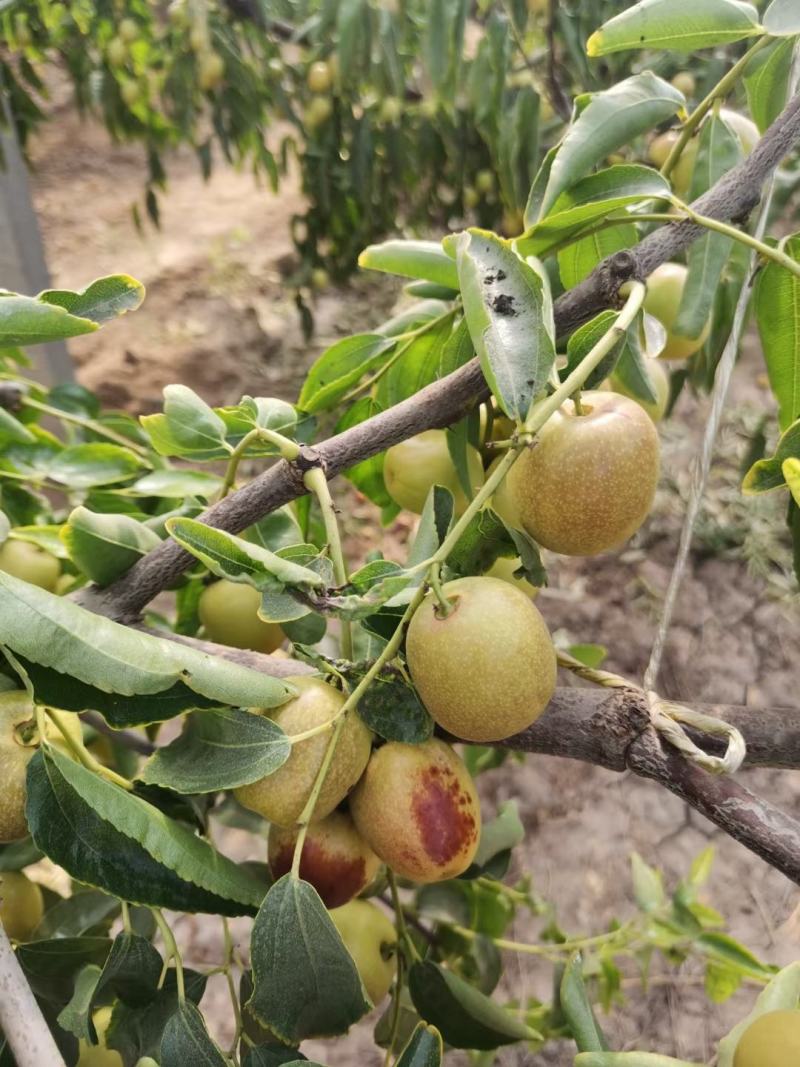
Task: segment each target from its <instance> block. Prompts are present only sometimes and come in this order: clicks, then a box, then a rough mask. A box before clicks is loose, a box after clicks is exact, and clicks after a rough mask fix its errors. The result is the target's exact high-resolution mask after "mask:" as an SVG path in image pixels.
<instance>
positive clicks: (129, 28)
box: [117, 19, 139, 44]
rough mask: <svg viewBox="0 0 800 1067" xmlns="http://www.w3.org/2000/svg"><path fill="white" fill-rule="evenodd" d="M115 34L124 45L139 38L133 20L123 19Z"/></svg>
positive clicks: (137, 27)
mask: <svg viewBox="0 0 800 1067" xmlns="http://www.w3.org/2000/svg"><path fill="white" fill-rule="evenodd" d="M117 33H118V34H119V36H120V38H121V39H122V40H123V41H125V43H126V44H131V43H132V42H133V41H135V40H136V38H137V37H138V36H139V25H138V23H137V22H135V21H134V19H123V20H122V22H120V24H119V27H118V29H117Z"/></svg>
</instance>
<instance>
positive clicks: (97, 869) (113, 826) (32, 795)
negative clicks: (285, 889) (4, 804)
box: [26, 749, 263, 915]
mask: <svg viewBox="0 0 800 1067" xmlns="http://www.w3.org/2000/svg"><path fill="white" fill-rule="evenodd" d="M27 788H28V796H27V803H26V816H27V819H28V825H29V827H30V830H31V835H32V836H33V840H34V841H35V842H36V844H37V845H38V846H39V848H41V850H42V851H43V852H44V853H45V855H47V856H49V857H50V859H52V860H53V862H54V863H58V864H60V865H61V866H62V867H63V868H64V869H65V870H66V871H67V872H68V873H69V874H70V875H72V877H73V878H76V879H77V880H78V881H79V882H82V883H84V884H85V885H90V886H96V887H98V888H100V889H105V890H106V891H107V892H109V893H113V894H114V895H115V896H119V897H121V898H122V899H123V900H129V901H131V902H133V903H137V904H147V905H150V906H152V907H164V908H175V909H179V910H181V911H208V912H211V913H212V914H215V913H216V914H222V915H245V914H252V913H253V912H254V911H255V909H256V908H257V907H258V905H259V902H260V901H261V897H262V895H263V889H262V887H261V885H260V884H259V883H258V882H257V881H255V879H253V878H251V877H250V875H249V874H246V873H245V871H244V870H242V869H241V868H239V867H237V866H236V864H234V863H232V862H231V861H230V860H228V859H226V858H225V857H224V856H222V855H220V853H218V852H216V851H215V850H214V849H213V848H212V847H211V845H209V844H208V842H207V841H204V840H203V839H202V838H200V837H197V836H196V835H195V834H193V833H191V831H189V830H187V829H186V828H185V827H184V826H182V825H181V824H180V823H176V822H173V821H172V820H171V819H168V818H166V817H165V816H164V815H163V814H162V813H161V812H160V811H158V809H157V808H154V807H153V806H152V805H150V804H148V803H146V802H145V801H144V800H142V799H141V798H140V797H136V796H134V795H133V794H132V793H128V792H126V791H125V790H124V789H121V788H120V787H119V786H117V785H114V784H113V783H111V782H109V781H107V780H106V779H104V778H101V777H99V776H98V775H96V774H93V773H92V772H91V771H89V770H87V769H86V768H85V767H84V766H82V765H81V764H79V763H76V762H74V761H73V760H71V759H69V758H68V757H66V756H62V755H61V754H60V753H59V752H58V751H57V750H55V749H53V750H51V751H50V752H48V753H47V754H45V753H44V752H43V751H39V752H37V753H36V754H35V755H34V757H33V759H32V760H31V762H30V764H29V765H28V782H27Z"/></svg>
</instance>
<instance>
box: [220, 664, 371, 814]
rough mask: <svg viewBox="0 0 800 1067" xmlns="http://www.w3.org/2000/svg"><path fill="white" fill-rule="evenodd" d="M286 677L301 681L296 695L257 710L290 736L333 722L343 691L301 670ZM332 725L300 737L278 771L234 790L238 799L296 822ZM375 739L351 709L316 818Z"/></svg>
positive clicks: (351, 777)
mask: <svg viewBox="0 0 800 1067" xmlns="http://www.w3.org/2000/svg"><path fill="white" fill-rule="evenodd" d="M287 681H289V682H291V684H292V685H294V686H296V687H297V689H298V694H297V696H296V697H293V698H292V699H291V700H289V701H287V703H285V704H281V706H280V707H278V708H266V709H262V710H261V711H255V714H262V715H265V716H267V717H269V718H270V719H272V720H273V721H274V722H276V723H277V724H278V726H280V727H281V729H282V730H283V731H284V732H285V733H286V734H288V735H289V737H292V736H293V735H295V734H300V733H303V732H304V731H306V730H310V729H312V728H314V727H316V726H322V725H323V724H325V723H328V722H330V721H331V720H332V719H333V717H334V716H335V715H336V713H337V712H338V711H339V709H340V708H341V706H342V704H344V700H345V698H344V695H343V694H342V693H341V692H340V691H339V690H338V689H334V688H333V686H332V685H328V683H327V682H323V681H322V680H321V679H319V678H309V677H307V676H303V677H301V678H288V679H287ZM251 710H252V709H251ZM332 729H333V726H331V727H330V729H327V730H323V731H322V732H321V733H318V734H315V735H314V737H308V738H306V739H305V740H304V741H298V742H297V743H296V744H294V745H292V752H291V755H290V756H289V758H288V760H287V761H286V762H285V763H284V764H283V766H281V767H279V768H278V770H277V771H275V772H274V773H273V774H270V775H267V777H266V778H260V779H259V780H258V781H256V782H253V783H251V784H250V785H243V786H239V788H238V789H236V790H234V795H235V797H236V799H237V800H238V801H239V803H240V804H243V805H244V806H245V807H246V808H250V810H251V811H255V812H257V813H258V814H259V815H262V816H263V817H264V818H265V819H267V820H268V821H269V822H271V823H277V825H278V826H285V827H288V826H293V825H294V824H295V823H296V822H297V820H298V818H299V817H300V813H301V812H302V810H303V808H304V807H305V805H306V801H307V800H308V797H309V795H310V793H311V790H312V788H313V786H314V781H315V779H316V777H317V773H318V771H319V769H320V766H321V765H322V760H323V759H324V757H325V750H326V749H327V747H328V742H329V741H330V736H331V730H332ZM371 745H372V734H371V733H370V731H369V730H368V729H367V727H366V726H365V725H364V723H363V722H362V721H361V719H360V718H359V717H358V715H357V714H355V713H353V712H351V713H349V714H348V716H347V721H346V722H345V724H344V727H343V728H342V732H341V734H340V735H339V741H338V743H337V745H336V750H335V752H334V754H333V759H332V760H331V764H330V766H329V768H328V773H327V775H326V777H325V782H324V784H323V786H322V789H321V790H320V794H319V798H318V799H317V804H316V807H315V809H314V818H315V819H324V818H325V816H326V815H330V813H331V812H332V811H333V809H334V808H335V807H336V806H337V805H338V804H340V803H341V801H342V800H344V798H345V797H346V796H347V794H348V793H349V792H350V790H351V789H352V788H353V786H354V785H355V784H356V782H357V781H358V779H359V778H360V777H361V774H362V772H363V770H364V768H365V767H366V765H367V760H368V759H369V755H370V750H371Z"/></svg>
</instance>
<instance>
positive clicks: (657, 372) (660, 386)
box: [601, 359, 670, 422]
mask: <svg viewBox="0 0 800 1067" xmlns="http://www.w3.org/2000/svg"><path fill="white" fill-rule="evenodd" d="M647 373H648V375H649V376H650V383H651V385H652V386H653V389H654V391H655V394H656V399H655V403H653V402H652V401H650V400H641V399H640V398H639V397H638V396H634V395H633V393H631V392H630V390H629V389H628V388H627V387H626V386H625V385H623V383H622V382H621V381H620V380H619V378H617V377H616V375H613V374H612V375H611V377H610V378H609V379H608V382H607V383H605V385H604V386H602V387H601V388H605V387H607V388H609V389H612V390H613V391H614V392H615V393H619V394H620V396H627V397H629V398H630V399H631V400H635V401H636V403H637V404H638V405H639V407H640V408H642V410H643V411H646V412H647V414H648V415H649V416H650V418H651V419H652V420H653V422H661V420H662V419H663V418H664V415H665V414H666V410H667V405H668V404H669V392H670V385H669V373H668V372H667V370H666V368H665V367H664V364H663V363H659V361H658V360H657V359H649V360H647Z"/></svg>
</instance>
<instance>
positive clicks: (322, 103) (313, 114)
mask: <svg viewBox="0 0 800 1067" xmlns="http://www.w3.org/2000/svg"><path fill="white" fill-rule="evenodd" d="M332 114H333V104H332V103H331V101H330V99H329V98H328V97H327V96H315V97H314V99H313V100H312V101H311V103H310V104H309V105H308V107H307V108H306V113H305V122H306V126H308V127H309V129H312V130H313V129H316V127H317V126H322V125H323V123H325V122H327V121H328V119H329V118H330V117H331V115H332Z"/></svg>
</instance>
